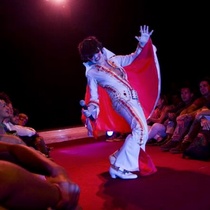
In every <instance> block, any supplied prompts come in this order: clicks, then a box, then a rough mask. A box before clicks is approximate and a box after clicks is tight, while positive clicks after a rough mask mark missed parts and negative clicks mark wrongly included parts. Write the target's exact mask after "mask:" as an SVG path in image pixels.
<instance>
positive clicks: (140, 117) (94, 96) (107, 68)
mask: <svg viewBox="0 0 210 210" xmlns="http://www.w3.org/2000/svg"><path fill="white" fill-rule="evenodd" d="M140 33H141V36H140V37H136V39H137V40H138V41H139V43H138V46H137V49H136V51H135V52H133V53H131V54H129V55H125V56H122V55H118V56H116V55H115V56H112V57H111V58H109V59H108V57H107V53H106V49H105V48H104V47H103V46H102V44H101V43H100V42H99V41H98V40H97V38H96V37H94V36H89V37H87V38H85V39H84V40H83V41H82V42H80V43H79V45H78V50H79V53H80V55H81V58H82V60H83V61H84V62H86V64H87V65H88V66H89V67H88V68H87V70H86V77H87V84H88V86H89V88H90V101H89V102H88V109H87V110H83V113H84V114H85V116H87V117H89V116H90V115H92V116H94V117H95V119H97V116H98V114H99V111H100V110H99V109H98V108H99V106H98V105H99V96H98V88H97V87H98V85H99V86H101V87H103V88H104V89H105V90H106V91H107V93H108V95H109V96H110V98H111V102H112V106H113V108H114V109H115V111H116V112H117V113H118V114H120V115H121V116H122V117H123V118H124V119H125V120H126V121H127V122H128V124H129V125H130V127H131V134H130V135H128V136H127V138H126V139H125V142H124V144H123V146H122V147H121V148H120V149H119V150H118V151H117V152H115V153H114V154H113V155H111V156H110V163H111V166H110V169H109V173H110V175H111V177H112V178H116V177H119V178H122V179H135V178H137V177H138V176H137V174H135V173H132V172H134V171H139V153H140V146H141V145H143V144H145V143H146V141H147V138H148V129H147V122H146V118H145V115H144V112H143V109H142V107H141V104H140V102H139V100H138V94H137V92H136V91H135V90H134V89H132V87H131V86H130V84H129V82H128V80H127V74H126V72H125V70H124V69H123V67H124V66H127V65H129V64H131V63H132V62H133V60H134V59H135V58H136V57H137V56H138V55H139V54H140V53H141V51H142V48H143V47H144V46H145V44H146V43H147V41H148V40H149V38H150V36H151V34H152V33H153V31H151V32H149V27H148V26H141V27H140Z"/></svg>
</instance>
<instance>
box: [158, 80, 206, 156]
mask: <svg viewBox="0 0 210 210" xmlns="http://www.w3.org/2000/svg"><path fill="white" fill-rule="evenodd" d="M199 89H200V93H201V95H202V96H201V97H198V98H197V99H195V100H194V101H193V103H192V104H191V105H190V106H189V107H187V108H186V109H184V110H183V111H182V112H181V113H180V115H179V116H178V117H177V118H176V123H177V125H176V128H175V130H174V133H173V135H172V137H171V139H170V140H169V141H168V142H166V143H165V144H163V145H162V146H161V147H160V148H161V150H162V151H165V152H167V151H170V150H171V149H172V148H176V147H179V144H180V143H181V142H182V139H183V138H184V136H185V135H186V134H187V132H188V131H189V129H190V126H191V124H192V122H193V120H194V119H195V115H196V112H197V111H198V110H200V109H202V107H204V106H206V104H207V103H209V101H210V79H209V78H204V79H202V80H201V81H200V82H199ZM173 150H174V149H173ZM173 150H171V151H173Z"/></svg>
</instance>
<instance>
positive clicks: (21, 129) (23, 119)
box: [3, 103, 50, 157]
mask: <svg viewBox="0 0 210 210" xmlns="http://www.w3.org/2000/svg"><path fill="white" fill-rule="evenodd" d="M8 106H9V112H10V116H9V117H7V118H5V119H4V121H3V124H4V125H5V128H6V129H7V131H8V132H10V133H11V132H14V133H15V134H16V135H17V136H19V137H20V138H21V139H22V140H23V141H24V142H25V143H26V145H27V146H30V147H33V148H35V149H36V150H38V151H40V152H41V153H43V154H44V155H45V156H46V157H50V153H49V149H48V147H47V145H46V144H45V142H44V139H43V138H42V137H41V136H40V135H39V134H38V133H37V132H36V130H34V129H33V128H31V127H27V126H25V124H26V123H27V121H28V116H27V115H26V114H23V113H19V114H18V117H17V116H15V119H14V115H13V106H12V103H9V104H8ZM14 121H15V122H16V123H19V124H13V123H12V122H14ZM20 124H21V125H20Z"/></svg>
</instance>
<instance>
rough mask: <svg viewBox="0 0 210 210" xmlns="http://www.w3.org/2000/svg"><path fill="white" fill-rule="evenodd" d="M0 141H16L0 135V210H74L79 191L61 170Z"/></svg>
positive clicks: (28, 151)
mask: <svg viewBox="0 0 210 210" xmlns="http://www.w3.org/2000/svg"><path fill="white" fill-rule="evenodd" d="M2 138H5V139H6V138H8V140H6V141H8V142H13V141H14V140H11V139H13V138H14V139H16V138H18V137H16V136H13V135H4V134H3V135H0V168H1V170H0V209H5V210H6V209H7V210H8V209H12V210H19V209H30V210H37V209H42V210H49V209H54V210H76V209H77V207H78V201H79V196H80V188H79V186H78V185H77V184H76V183H74V182H72V181H71V179H70V178H69V176H68V174H67V172H66V171H65V169H64V168H63V167H61V166H60V165H58V164H56V163H55V162H53V161H51V160H49V159H47V158H45V157H43V155H41V154H40V153H38V152H36V151H35V150H34V149H32V148H30V147H27V146H25V145H18V144H11V143H10V144H9V143H6V142H2V141H1V139H2ZM37 175H41V176H44V177H45V179H43V178H41V176H37Z"/></svg>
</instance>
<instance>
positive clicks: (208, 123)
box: [181, 109, 210, 160]
mask: <svg viewBox="0 0 210 210" xmlns="http://www.w3.org/2000/svg"><path fill="white" fill-rule="evenodd" d="M181 148H182V150H181V152H183V158H191V159H198V160H209V159H210V110H209V109H208V110H202V111H201V112H199V113H198V114H197V115H196V118H195V120H194V122H193V125H192V126H191V128H190V131H189V132H188V134H187V136H185V138H184V140H183V141H182V144H181Z"/></svg>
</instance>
